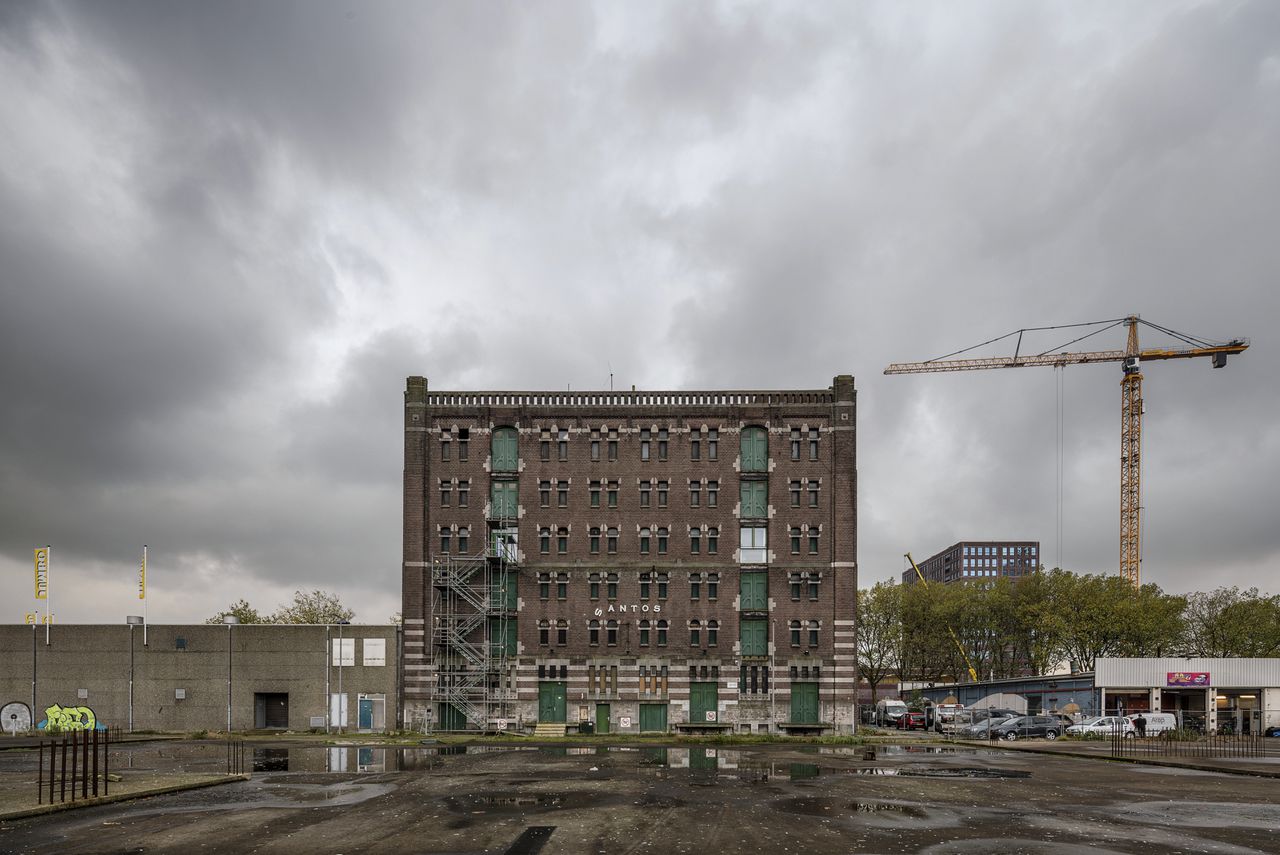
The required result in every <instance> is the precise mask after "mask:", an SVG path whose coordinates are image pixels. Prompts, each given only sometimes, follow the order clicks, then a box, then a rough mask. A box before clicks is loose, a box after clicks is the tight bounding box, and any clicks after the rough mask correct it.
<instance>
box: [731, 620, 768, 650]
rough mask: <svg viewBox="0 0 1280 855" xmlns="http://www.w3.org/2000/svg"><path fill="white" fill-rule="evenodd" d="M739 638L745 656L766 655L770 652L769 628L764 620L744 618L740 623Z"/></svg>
mask: <svg viewBox="0 0 1280 855" xmlns="http://www.w3.org/2000/svg"><path fill="white" fill-rule="evenodd" d="M738 628H739V636H738V640H739V641H741V642H742V655H743V656H765V655H767V654H768V652H769V644H768V639H769V636H768V629H767V626H766V622H765V621H763V620H744V621H742V622H740V623H739V624H738Z"/></svg>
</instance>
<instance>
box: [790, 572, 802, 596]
mask: <svg viewBox="0 0 1280 855" xmlns="http://www.w3.org/2000/svg"><path fill="white" fill-rule="evenodd" d="M787 581H788V582H790V583H791V600H792V602H799V600H800V593H801V589H802V588H803V587H804V574H803V573H791V574H789V575H788V576H787Z"/></svg>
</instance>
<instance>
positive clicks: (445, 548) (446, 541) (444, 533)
mask: <svg viewBox="0 0 1280 855" xmlns="http://www.w3.org/2000/svg"><path fill="white" fill-rule="evenodd" d="M452 537H453V532H451V531H449V529H447V528H442V529H440V551H441V552H444V553H448V552H449V551H450V550H451V549H452V546H453V544H452V543H450V538H452Z"/></svg>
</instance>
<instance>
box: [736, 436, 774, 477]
mask: <svg viewBox="0 0 1280 855" xmlns="http://www.w3.org/2000/svg"><path fill="white" fill-rule="evenodd" d="M768 468H769V437H768V435H767V434H766V433H765V432H764V428H761V427H749V428H743V429H742V471H743V472H765V471H767V470H768Z"/></svg>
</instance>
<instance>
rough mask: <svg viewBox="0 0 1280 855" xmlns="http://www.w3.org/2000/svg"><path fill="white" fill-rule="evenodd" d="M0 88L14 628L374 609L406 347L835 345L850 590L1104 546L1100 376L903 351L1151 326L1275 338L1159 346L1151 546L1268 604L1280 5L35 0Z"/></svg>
mask: <svg viewBox="0 0 1280 855" xmlns="http://www.w3.org/2000/svg"><path fill="white" fill-rule="evenodd" d="M0 110H2V111H3V127H4V131H3V133H0V299H2V300H3V304H2V305H0V392H2V393H3V410H2V415H0V579H2V580H3V582H2V583H0V602H2V603H4V608H5V612H4V613H3V614H0V620H3V621H18V620H21V618H22V613H23V612H24V611H25V610H27V609H28V608H30V607H31V606H32V599H31V549H32V547H34V546H36V545H43V544H46V543H48V544H52V545H53V576H52V585H53V595H54V597H55V602H54V605H55V611H56V612H57V614H58V617H59V620H60V621H62V622H116V621H119V620H122V619H123V617H124V615H126V614H129V613H136V612H138V611H139V603H138V601H137V599H136V595H135V578H134V572H135V565H136V562H137V560H138V557H139V555H140V552H141V548H142V544H143V543H147V544H149V546H150V548H151V571H152V588H151V598H150V616H151V619H152V620H153V621H157V622H159V621H175V622H176V621H193V620H200V619H203V618H204V617H207V616H208V615H210V614H212V613H213V612H215V611H217V610H218V609H219V608H221V607H223V606H225V605H226V604H227V603H229V602H231V601H233V600H235V599H238V598H240V597H246V598H248V599H249V600H250V601H251V602H253V603H254V604H255V605H257V606H259V608H262V609H264V610H269V609H270V608H272V607H274V606H275V605H276V604H278V603H279V602H281V601H283V600H285V599H286V598H288V597H289V595H290V593H291V592H292V591H293V590H294V589H295V588H299V587H302V588H315V587H319V588H326V589H330V590H333V591H336V592H338V593H339V594H341V596H342V597H343V599H344V600H345V601H346V602H348V603H349V604H350V605H352V606H354V607H355V609H356V611H357V620H359V621H363V622H377V621H383V620H385V619H386V618H387V617H388V616H389V615H390V614H391V613H392V612H394V611H396V610H397V609H398V608H399V590H398V584H399V583H398V579H399V575H398V573H399V571H398V567H399V560H400V468H401V448H402V444H401V443H402V439H401V431H400V424H401V412H402V391H403V388H404V378H405V376H406V375H410V374H424V375H426V376H427V377H429V379H430V383H431V386H432V388H435V389H445V388H468V389H471V388H553V389H554V388H564V387H566V386H572V387H573V388H574V389H588V388H604V387H607V385H608V372H609V370H610V369H612V371H613V373H614V375H615V377H616V382H617V383H618V385H619V386H629V385H631V384H635V385H637V386H638V387H641V388H651V389H673V388H674V389H696V388H722V387H737V388H743V387H748V388H750V387H759V388H778V387H782V388H825V387H826V386H827V385H828V384H829V383H830V381H831V378H832V376H833V375H835V374H838V373H853V374H854V375H855V376H856V378H857V384H858V389H859V399H858V401H859V423H858V427H859V439H858V451H859V465H860V476H861V480H860V507H859V513H860V549H859V552H860V561H861V571H860V580H861V582H862V584H863V585H866V584H870V583H872V582H874V581H877V580H879V579H884V578H889V577H891V576H895V575H897V574H898V573H900V572H901V570H902V569H903V559H902V553H903V552H905V551H907V550H911V551H912V552H913V553H914V554H915V556H916V557H917V558H923V557H924V556H926V555H929V554H931V553H933V552H934V551H936V550H938V549H940V548H942V547H945V546H947V545H948V544H950V543H953V542H955V541H956V540H959V539H963V538H1028V539H1038V540H1040V541H1041V542H1042V544H1043V549H1044V554H1045V556H1046V558H1048V559H1049V563H1051V564H1053V563H1056V559H1057V556H1058V555H1059V554H1061V555H1062V562H1063V564H1064V566H1066V567H1068V568H1069V569H1076V570H1082V571H1095V572H1096V571H1106V572H1115V571H1116V567H1117V561H1118V559H1117V553H1118V545H1117V544H1118V533H1117V528H1118V523H1117V517H1118V507H1119V480H1118V477H1119V476H1118V473H1119V466H1118V456H1119V403H1120V392H1119V380H1120V370H1119V368H1118V367H1116V366H1114V365H1105V366H1079V367H1073V368H1069V369H1067V370H1066V371H1065V372H1062V374H1061V376H1059V375H1058V373H1057V372H1055V371H1054V370H1052V369H1031V370H1026V371H988V372H973V373H966V374H959V375H923V376H908V377H886V376H883V375H882V373H881V372H882V371H883V369H884V367H885V366H886V365H887V364H888V363H890V362H896V361H910V360H919V359H925V358H929V357H935V356H939V355H941V354H944V353H948V352H950V351H953V350H956V349H958V348H961V347H965V346H967V345H971V344H974V343H977V342H979V341H982V340H985V339H988V338H991V337H993V336H996V335H1000V334H1002V333H1006V332H1009V331H1010V330H1013V329H1017V328H1019V327H1029V326H1040V325H1047V324H1065V323H1074V322H1081V321H1091V320H1097V319H1102V318H1117V317H1122V316H1124V315H1127V314H1131V313H1139V314H1141V315H1142V316H1143V317H1144V318H1147V319H1150V320H1152V321H1155V322H1157V323H1160V324H1163V325H1165V326H1168V327H1172V328H1173V329H1176V330H1182V331H1186V332H1190V333H1193V334H1196V335H1200V336H1203V337H1206V338H1211V339H1228V338H1232V337H1236V336H1248V337H1251V338H1252V342H1253V346H1252V348H1251V349H1250V350H1249V351H1248V352H1247V353H1245V354H1244V355H1243V356H1241V357H1239V358H1236V359H1233V360H1232V361H1231V363H1230V364H1229V365H1228V366H1227V368H1226V369H1225V370H1222V371H1211V370H1210V368H1209V366H1208V365H1207V364H1205V363H1206V360H1188V361H1178V362H1166V363H1159V364H1153V365H1151V366H1149V368H1148V370H1147V371H1146V384H1145V392H1146V401H1147V406H1146V423H1145V446H1144V451H1145V464H1144V485H1145V502H1144V504H1145V506H1146V513H1145V523H1146V528H1145V541H1146V543H1145V546H1146V548H1145V562H1144V580H1146V581H1154V582H1158V583H1160V584H1161V585H1163V586H1164V587H1165V588H1166V589H1168V590H1174V591H1184V590H1188V589H1196V588H1209V587H1213V586H1216V585H1219V584H1239V585H1258V586H1261V587H1263V588H1264V589H1270V590H1272V591H1277V590H1280V584H1277V582H1276V580H1277V577H1278V575H1280V526H1278V525H1277V513H1276V508H1277V504H1278V502H1277V499H1280V487H1278V486H1277V485H1278V484H1280V429H1278V428H1277V426H1276V417H1277V414H1278V413H1280V403H1278V401H1277V395H1276V391H1275V380H1274V378H1275V377H1276V375H1277V373H1278V369H1280V364H1278V359H1277V351H1276V348H1275V347H1274V346H1273V340H1274V336H1273V334H1274V332H1275V327H1276V325H1277V320H1280V311H1278V310H1280V297H1278V296H1277V290H1276V287H1275V286H1276V279H1277V271H1280V240H1278V239H1277V234H1278V231H1277V229H1278V225H1277V224H1278V223H1280V3H1275V2H1266V0H1264V1H1263V2H1220V3H1205V2H1172V0H1153V2H1127V3H1115V2H1113V0H1106V2H1093V3H1091V2H1082V0H1071V2H1061V3H1034V2H1024V0H1009V2H987V3H980V2H965V3H954V2H940V3H913V2H906V3H904V2H896V1H895V2H889V3H872V2H859V3H849V2H836V3H803V4H802V3H790V2H785V3H784V2H777V3H686V2H677V3H647V2H646V3H605V4H580V3H570V2H543V3H515V2H513V3H407V2H406V3H379V2H366V0H360V2H346V3H321V2H306V3H286V2H273V3H259V2H248V3H230V2H219V3H206V2H200V3H180V2H152V3H133V2H130V3H125V2H93V3H85V4H75V3H47V4H45V3H37V4H28V3H24V2H12V0H11V1H10V2H5V3H3V4H0ZM1068 338H1069V337H1068V336H1065V335H1058V336H1056V337H1055V336H1048V337H1045V338H1042V339H1039V340H1038V342H1039V343H1041V344H1042V346H1043V348H1049V347H1052V346H1056V345H1060V344H1062V343H1063V342H1065V341H1066V340H1067V339H1068ZM1094 342H1095V340H1090V342H1089V343H1087V344H1088V345H1090V346H1092V345H1093V344H1094ZM1122 342H1123V336H1122V334H1120V333H1119V332H1114V333H1112V334H1111V337H1110V338H1109V339H1107V340H1105V341H1096V344H1097V346H1098V347H1099V348H1100V349H1101V348H1110V347H1120V346H1122ZM1144 343H1150V344H1156V343H1158V340H1157V339H1154V338H1151V337H1150V336H1148V337H1147V338H1146V339H1145V341H1144ZM1059 380H1061V383H1062V398H1063V401H1064V405H1063V408H1062V413H1063V418H1062V423H1063V437H1064V439H1063V443H1062V448H1063V457H1064V463H1063V487H1062V489H1063V497H1064V499H1063V504H1062V507H1063V535H1064V536H1063V538H1062V540H1061V543H1059V542H1058V539H1057V536H1056V530H1057V511H1058V503H1057V500H1056V495H1057V491H1058V486H1057V485H1058V480H1057V476H1056V472H1057V454H1058V443H1057V439H1056V437H1057V423H1058V408H1057V396H1058V385H1057V384H1058V382H1059Z"/></svg>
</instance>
